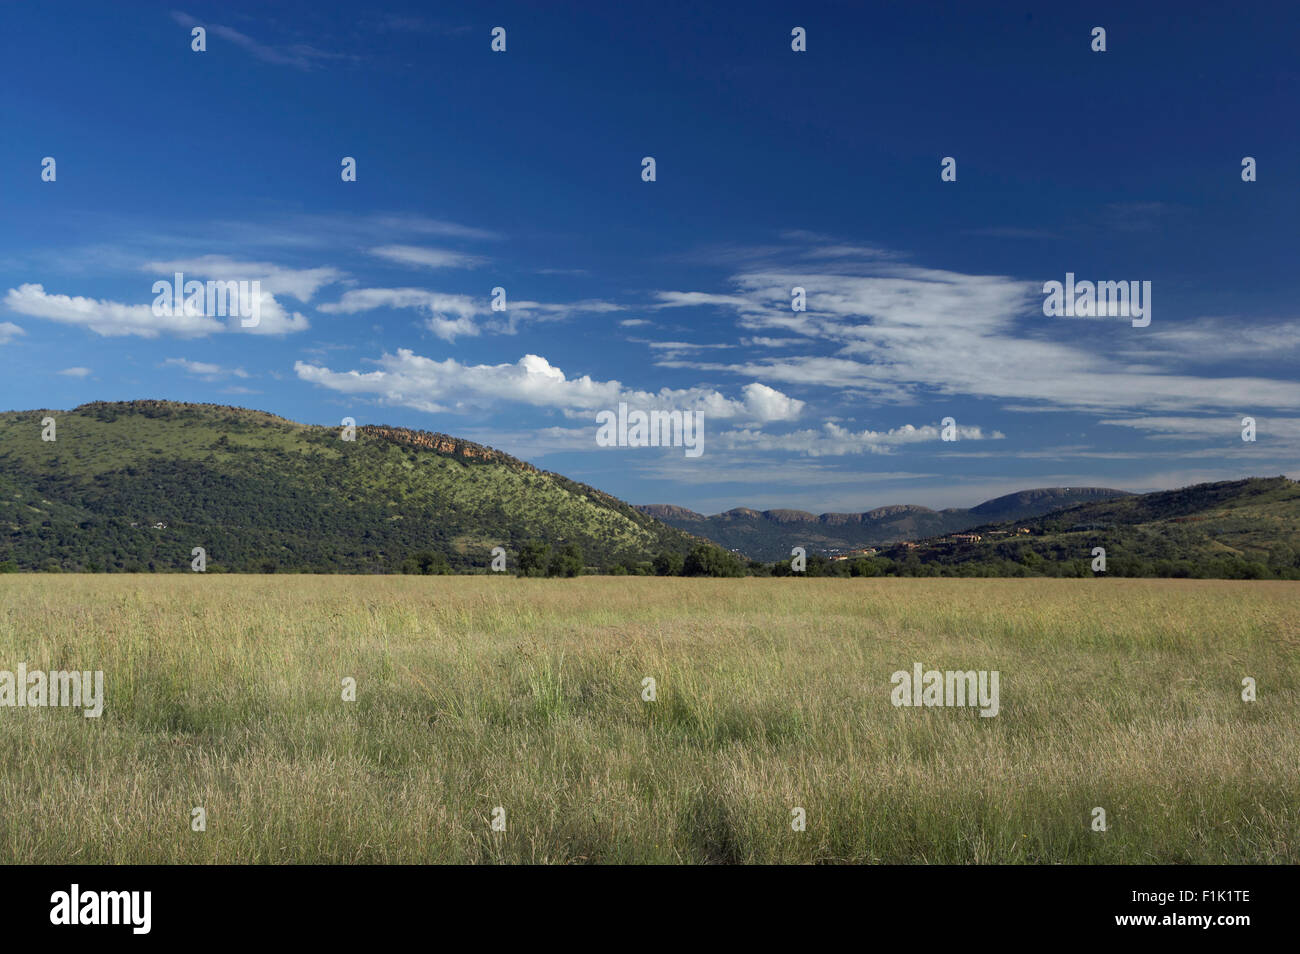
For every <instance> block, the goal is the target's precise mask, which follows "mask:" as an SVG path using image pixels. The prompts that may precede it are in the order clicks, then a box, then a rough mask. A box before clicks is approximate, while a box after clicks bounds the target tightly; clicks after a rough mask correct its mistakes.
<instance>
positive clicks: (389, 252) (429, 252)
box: [370, 245, 487, 268]
mask: <svg viewBox="0 0 1300 954" xmlns="http://www.w3.org/2000/svg"><path fill="white" fill-rule="evenodd" d="M370 254H371V255H374V256H377V257H378V258H383V259H387V260H388V261H390V262H397V263H398V264H399V265H413V266H416V267H418V268H476V267H478V266H479V265H483V264H484V263H486V262H487V259H486V258H483V257H482V256H481V255H467V254H465V253H464V252H451V251H448V250H446V249H441V248H423V247H420V246H418V245H380V246H378V247H376V248H372V249H371V250H370Z"/></svg>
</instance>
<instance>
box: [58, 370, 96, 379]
mask: <svg viewBox="0 0 1300 954" xmlns="http://www.w3.org/2000/svg"><path fill="white" fill-rule="evenodd" d="M90 373H91V372H90V368H64V369H63V370H62V371H60V372H59V374H62V375H65V376H66V377H69V378H84V377H87V376H88V375H89V374H90Z"/></svg>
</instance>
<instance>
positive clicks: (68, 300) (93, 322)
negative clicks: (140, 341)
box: [5, 284, 238, 338]
mask: <svg viewBox="0 0 1300 954" xmlns="http://www.w3.org/2000/svg"><path fill="white" fill-rule="evenodd" d="M5 304H6V305H7V306H8V307H9V308H10V309H12V310H13V311H16V312H18V313H19V314H23V315H31V316H32V317H33V318H44V319H45V320H47V321H57V322H59V323H61V324H65V325H81V326H82V327H85V328H89V329H90V330H91V331H93V332H95V333H96V334H98V335H103V336H105V337H118V336H121V335H138V336H139V337H142V338H157V337H158V336H159V335H164V334H167V335H176V336H178V337H196V336H199V335H210V334H213V333H215V332H218V331H221V330H222V328H223V324H222V321H221V320H220V319H217V318H206V317H203V316H202V315H184V314H181V315H163V316H157V315H155V314H154V313H153V308H152V307H151V306H150V305H124V304H122V303H121V302H115V301H105V300H103V299H95V298H82V297H79V296H78V297H70V296H68V295H48V294H46V292H45V288H44V287H43V286H41V285H38V284H28V285H19V286H18V287H17V288H11V289H9V292H8V294H7V295H6V296H5ZM235 320H236V321H237V320H238V319H235Z"/></svg>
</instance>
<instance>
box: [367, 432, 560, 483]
mask: <svg viewBox="0 0 1300 954" xmlns="http://www.w3.org/2000/svg"><path fill="white" fill-rule="evenodd" d="M357 433H358V434H360V435H363V436H365V437H371V438H377V439H379V440H387V441H392V442H393V443H394V444H404V445H407V446H409V447H418V448H420V449H421V450H431V451H436V452H438V453H439V454H452V455H454V456H456V457H463V458H465V459H466V460H477V461H487V462H492V463H500V464H507V465H509V466H511V467H517V468H518V469H520V470H524V471H529V472H531V473H539V471H538V470H537V468H536V467H534V466H533V465H532V464H528V463H525V462H524V461H522V460H519V459H518V458H517V457H511V456H510V455H509V454H505V453H502V452H501V451H499V450H494V449H492V448H491V447H484V446H483V445H482V444H475V443H474V442H473V441H467V440H462V439H461V438H459V437H452V436H450V435H449V434H436V433H433V432H431V431H413V430H410V429H409V428H405V427H381V426H378V425H374V424H364V425H361V426H360V427H358V428H357Z"/></svg>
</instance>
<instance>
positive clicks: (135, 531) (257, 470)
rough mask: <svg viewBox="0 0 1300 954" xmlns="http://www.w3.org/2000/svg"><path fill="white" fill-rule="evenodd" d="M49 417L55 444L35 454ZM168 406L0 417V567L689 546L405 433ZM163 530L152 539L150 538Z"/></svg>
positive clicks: (456, 557) (356, 562) (625, 558)
mask: <svg viewBox="0 0 1300 954" xmlns="http://www.w3.org/2000/svg"><path fill="white" fill-rule="evenodd" d="M47 416H49V417H53V418H54V419H55V422H56V428H57V429H56V431H55V437H56V439H55V440H54V441H52V442H47V441H43V440H42V439H41V432H42V426H41V420H42V418H45V417H47ZM341 433H342V429H341V428H339V427H313V426H307V425H302V424H296V423H294V422H293V421H288V420H285V419H284V418H281V417H276V416H274V415H271V414H265V413H262V412H259V411H250V410H244V409H242V408H232V407H222V406H217V405H205V404H179V403H174V402H170V401H132V402H126V403H103V402H97V403H93V404H85V405H82V406H81V407H78V408H76V409H74V410H72V411H45V410H38V411H22V412H9V413H4V414H0V563H4V562H9V563H10V564H11V566H17V567H18V568H20V569H25V570H33V569H39V570H65V571H67V570H86V571H104V570H108V571H123V570H127V571H173V570H175V571H179V570H188V569H189V568H190V563H191V551H192V549H193V548H194V547H203V548H204V549H205V550H206V552H207V560H208V571H209V572H213V571H221V570H230V571H243V572H248V571H257V572H264V571H272V570H280V571H289V570H293V571H305V572H393V571H395V570H398V569H401V568H402V566H403V563H404V562H405V561H408V560H409V559H411V558H412V555H413V554H421V553H425V554H428V553H432V554H433V555H434V556H435V557H437V558H441V559H443V560H445V561H446V565H448V566H449V567H450V568H451V569H455V570H470V569H475V568H486V567H487V566H488V565H489V563H490V561H491V550H492V548H493V547H497V546H500V547H503V548H504V549H505V550H506V551H507V554H508V561H509V566H510V569H511V570H513V569H514V562H515V561H516V559H517V556H518V554H519V551H520V550H521V549H522V548H523V547H524V546H525V544H526V543H528V542H529V541H530V540H533V539H538V540H542V541H545V542H546V543H547V544H548V545H550V546H552V547H554V548H555V549H556V550H557V551H559V550H561V549H562V548H564V547H566V546H576V547H577V548H578V550H579V551H580V553H581V556H582V558H583V559H585V561H586V562H587V563H588V564H589V565H592V566H596V567H608V566H612V565H620V564H628V565H632V566H635V565H637V564H640V563H647V562H648V561H649V560H650V559H652V558H653V557H654V556H656V555H658V554H660V553H663V552H665V551H668V552H674V553H685V552H687V551H688V550H689V549H690V548H691V547H692V545H694V544H697V543H699V541H698V540H693V539H691V538H690V537H689V536H688V535H686V534H684V533H682V532H680V531H678V530H675V529H672V528H670V527H668V526H665V525H664V524H662V523H660V522H659V521H657V520H654V519H653V518H651V517H649V516H647V515H646V514H643V513H641V512H640V511H638V510H636V509H635V508H633V507H631V506H629V505H627V504H625V503H623V502H622V501H620V500H617V499H615V498H614V497H611V496H609V495H608V494H605V493H602V492H601V491H599V490H596V489H595V488H592V487H588V486H586V485H584V484H580V483H576V482H575V481H572V480H569V479H567V478H565V477H562V476H560V475H558V474H553V473H548V472H544V471H539V470H537V469H536V468H534V467H532V466H531V465H529V464H526V463H524V462H523V461H520V460H516V459H515V458H513V457H510V456H509V455H507V454H503V453H501V452H499V451H495V450H492V449H491V448H488V447H483V446H482V445H479V444H474V443H472V442H469V441H463V440H459V439H457V438H453V437H449V436H447V435H445V434H430V433H427V432H422V431H410V430H406V429H403V428H388V427H358V428H357V429H356V440H355V441H354V442H349V441H345V440H342V439H341ZM156 524H163V525H164V526H163V527H155V525H156Z"/></svg>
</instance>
